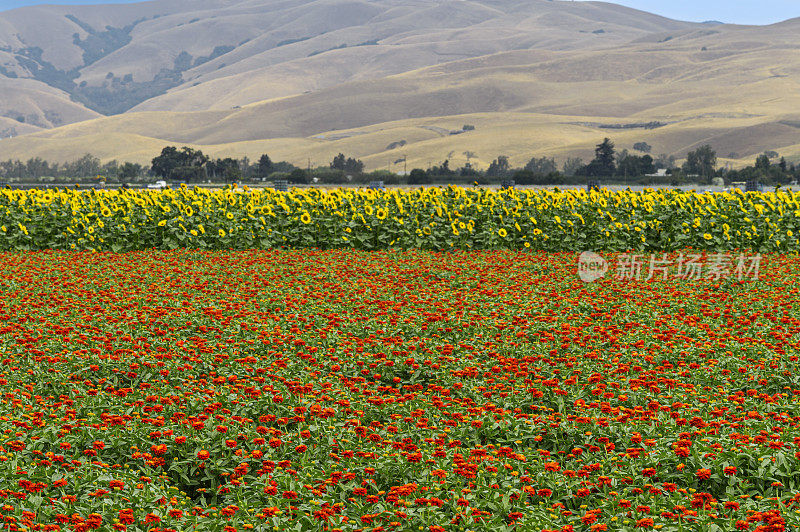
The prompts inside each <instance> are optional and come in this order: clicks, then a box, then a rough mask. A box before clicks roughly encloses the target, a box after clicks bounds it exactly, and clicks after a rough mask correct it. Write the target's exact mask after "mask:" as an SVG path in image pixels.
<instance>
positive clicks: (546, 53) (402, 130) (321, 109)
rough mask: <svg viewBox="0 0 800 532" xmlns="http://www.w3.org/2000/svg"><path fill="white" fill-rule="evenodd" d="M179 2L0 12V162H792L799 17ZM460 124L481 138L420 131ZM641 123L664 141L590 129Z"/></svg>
mask: <svg viewBox="0 0 800 532" xmlns="http://www.w3.org/2000/svg"><path fill="white" fill-rule="evenodd" d="M185 5H186V4H185V2H180V0H154V1H150V2H143V3H140V4H125V5H124V9H123V8H122V7H123V6H121V5H112V6H99V7H97V9H88V8H87V6H77V7H76V6H58V7H47V8H44V7H36V8H21V9H17V10H13V11H11V12H0V91H2V93H3V94H4V95H5V94H10V95H11V94H13V97H9V98H3V99H0V138H2V137H4V135H3V134H2V133H3V131H6V132H9V131H10V128H15V129H14V132H13V136H14V138H12V139H8V138H5V139H4V140H0V159H2V158H8V157H20V158H25V157H30V156H45V155H46V156H48V157H50V158H52V159H60V160H64V159H67V158H76V157H79V156H80V155H82V154H83V153H85V152H86V151H93V152H94V153H96V154H97V155H99V156H101V157H102V158H104V159H106V160H107V159H111V158H121V157H122V156H123V155H125V156H129V157H134V158H135V159H136V160H137V161H140V162H146V161H148V160H149V159H150V158H152V157H153V156H154V155H155V154H154V153H152V152H148V150H152V149H153V146H156V145H158V144H159V143H161V144H164V143H170V144H187V145H192V146H196V147H202V148H203V149H204V150H205V151H209V152H211V153H220V154H225V153H238V154H240V155H241V154H246V155H248V156H257V155H258V154H259V152H263V151H265V150H267V149H268V148H270V149H273V150H278V152H277V153H276V156H278V157H280V158H292V157H295V158H296V159H297V160H300V161H306V159H307V156H306V155H304V154H303V152H304V151H305V152H307V153H308V155H310V156H313V157H314V158H319V159H324V158H326V157H328V154H329V153H334V152H337V150H338V151H343V150H351V151H352V153H353V154H354V155H359V156H360V157H362V158H363V159H364V160H365V162H367V164H368V167H385V165H386V163H385V162H384V161H383V159H384V158H386V157H387V156H389V155H391V153H390V152H392V150H387V149H386V147H387V146H398V145H401V142H400V141H405V143H404V144H402V146H403V150H404V152H406V153H408V159H409V162H411V161H412V160H414V161H417V162H418V163H419V164H424V163H425V162H429V159H431V158H434V157H440V158H441V157H444V156H446V155H448V154H450V153H451V152H452V153H453V154H456V155H457V154H459V153H462V152H465V151H470V152H476V151H479V152H480V154H479V156H478V157H477V158H476V159H475V161H476V162H477V163H478V164H481V163H486V162H487V161H490V160H491V158H493V157H495V156H497V155H499V154H501V153H504V154H507V155H509V156H510V157H511V158H512V160H523V159H525V157H530V156H532V155H536V154H548V155H553V156H556V157H559V158H563V157H567V156H571V155H574V154H582V155H585V156H590V155H591V148H592V146H593V144H594V143H596V141H597V139H598V138H599V139H602V137H603V136H607V135H610V134H612V133H613V136H614V137H615V138H617V137H618V138H619V139H620V142H621V143H623V144H624V143H626V142H628V139H630V141H631V142H634V141H635V140H646V141H647V142H650V143H651V144H653V142H655V143H656V144H654V146H655V148H654V149H657V150H659V153H662V152H663V153H668V154H672V155H676V156H682V155H683V154H685V150H687V149H689V148H691V147H693V146H695V145H696V144H697V142H701V141H702V139H704V138H705V139H708V138H711V139H719V142H720V144H721V145H720V146H719V150H720V152H721V155H722V156H723V158H726V159H727V160H729V161H731V162H733V163H734V164H738V163H739V162H743V161H744V160H745V159H746V157H749V156H751V155H752V154H753V153H757V151H754V150H761V149H767V148H768V149H777V148H780V149H785V150H787V155H790V156H795V155H800V150H797V149H796V145H798V144H800V139H797V142H794V141H793V137H792V136H791V135H792V132H794V131H795V130H796V128H794V129H792V128H791V126H787V125H785V123H793V121H794V120H800V117H799V116H795V114H794V113H793V112H792V111H791V109H793V108H796V103H800V102H797V99H798V98H796V97H795V96H794V93H795V92H797V91H796V88H797V87H796V85H797V84H796V82H795V81H794V79H796V74H797V73H800V61H798V60H797V59H796V58H795V55H796V54H795V53H794V51H796V48H797V47H800V38H798V37H796V35H798V34H799V33H800V32H798V31H797V30H798V29H800V19H793V20H788V21H784V22H782V23H778V24H775V25H772V26H769V27H755V26H735V25H724V24H723V25H717V24H715V25H710V24H705V23H689V22H681V21H674V20H671V19H667V18H664V17H661V16H659V15H654V14H650V13H645V12H642V11H638V10H634V9H630V8H626V7H623V6H618V5H615V4H609V3H604V2H563V1H549V0H530V1H518V0H474V1H458V0H442V1H438V2H427V1H422V0H281V1H270V0H197V2H193V3H192V5H191V6H192V7H191V9H190V10H186V9H181V7H182V6H183V7H185ZM92 7H95V6H92ZM26 10H27V11H26ZM8 13H12V15H11V16H9V15H7V14H8ZM34 15H35V16H36V17H37V18H38V19H39V21H40V22H39V24H40V25H41V26H48V25H50V26H48V27H52V28H53V30H52V31H51V32H50V33H51V35H50V37H47V36H43V35H42V32H41V29H40V30H39V31H38V33H37V31H34V29H35V27H34V26H32V24H33V23H32V22H31V21H30V20H29V18H30V17H32V16H34ZM442 21H444V22H442ZM15 28H18V29H15ZM31 32H32V33H31ZM69 32H72V34H71V35H67V33H69ZM32 34H33V37H31V36H30V35H32ZM199 35H206V36H209V38H208V39H198V36H199ZM211 37H213V38H211ZM48 38H49V41H48V40H47V39H48ZM48 42H49V43H50V47H48V46H47V44H48ZM43 46H44V48H43ZM48 83H50V84H49V85H48ZM3 100H5V101H3ZM23 107H24V109H23ZM92 107H93V108H94V109H92ZM59 110H60V112H59ZM98 110H99V111H102V112H103V114H109V115H111V116H106V117H104V116H101V113H99V112H98ZM54 113H56V114H58V115H59V116H58V120H53V118H54ZM20 117H22V118H23V121H19V120H18V119H19V118H20ZM48 117H49V118H48ZM534 118H535V120H533V119H534ZM469 119H474V120H475V121H479V122H480V123H482V124H484V126H483V127H484V128H485V131H481V130H480V129H477V130H476V131H470V132H469V133H465V134H463V135H456V136H451V135H445V136H440V135H435V134H434V132H433V131H434V130H435V129H437V128H438V129H441V130H446V131H449V130H450V129H453V128H455V129H459V128H460V125H459V124H457V121H458V120H469ZM454 120H456V122H454ZM537 120H538V121H539V122H538V123H539V125H538V126H537V122H536V121H537ZM655 122H664V123H666V124H668V125H666V126H665V127H661V128H657V129H653V130H641V129H640V128H636V127H631V128H628V129H625V130H621V129H620V130H617V129H612V130H609V129H608V128H603V127H599V126H602V125H604V124H634V125H635V124H637V123H655ZM520 124H528V126H526V127H530V128H532V130H531V131H527V130H524V128H523V129H521V126H520ZM576 124H582V125H576ZM587 124H588V125H587ZM426 128H434V130H430V129H426ZM503 128H506V134H503V133H502V131H503ZM786 128H789V129H786ZM341 131H345V132H348V133H347V134H344V136H342V135H343V134H342V133H336V132H341ZM388 132H392V133H391V136H390V135H389V133H388ZM756 132H758V134H760V135H762V137H757V136H756ZM765 132H766V135H767V136H766V137H763V135H764V134H765ZM6 136H7V135H6ZM403 136H406V137H409V138H402V137H403ZM498 136H499V138H498ZM395 137H396V138H395ZM104 138H107V139H109V140H108V141H107V142H106V141H104V140H103V139H104ZM123 138H126V139H128V141H125V142H123V141H121V139H123ZM110 139H114V140H113V142H112V140H110ZM554 139H555V140H554ZM742 139H744V140H742ZM384 141H386V142H384ZM651 141H652V142H651ZM126 142H128V143H130V145H126ZM359 142H360V144H359ZM748 143H750V146H749V147H748ZM123 148H124V149H123ZM745 148H746V149H745ZM225 150H228V152H226V151H225ZM435 150H443V152H442V153H441V154H439V155H436V153H435ZM493 152H494V153H493ZM271 155H272V154H271ZM334 155H335V153H334ZM726 155H730V157H725V156H726ZM733 155H736V157H734V156H733Z"/></svg>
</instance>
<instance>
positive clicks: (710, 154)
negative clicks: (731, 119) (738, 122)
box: [683, 144, 769, 179]
mask: <svg viewBox="0 0 800 532" xmlns="http://www.w3.org/2000/svg"><path fill="white" fill-rule="evenodd" d="M768 160H769V159H768ZM716 166H717V152H715V151H714V150H713V149H712V148H711V146H709V145H708V144H705V145H703V146H700V147H699V148H697V149H696V150H694V151H690V152H689V153H688V154H686V162H685V163H684V164H683V171H684V173H686V174H690V175H691V174H696V175H699V176H702V177H703V178H706V179H707V178H709V177H711V176H713V175H714V171H715V169H716Z"/></svg>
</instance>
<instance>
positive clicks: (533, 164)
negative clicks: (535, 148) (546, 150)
mask: <svg viewBox="0 0 800 532" xmlns="http://www.w3.org/2000/svg"><path fill="white" fill-rule="evenodd" d="M557 169H558V168H556V161H555V159H553V158H552V157H551V158H549V159H548V158H547V157H541V158H538V159H537V158H536V157H534V158H532V159H531V160H530V161H528V164H526V165H525V168H524V170H528V171H530V172H532V173H534V174H536V175H547V174H549V173H552V172H555V171H556V170H557Z"/></svg>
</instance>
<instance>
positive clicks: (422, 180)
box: [408, 168, 431, 185]
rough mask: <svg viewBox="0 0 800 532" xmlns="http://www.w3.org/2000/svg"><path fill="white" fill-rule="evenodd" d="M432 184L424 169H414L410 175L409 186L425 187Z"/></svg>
mask: <svg viewBox="0 0 800 532" xmlns="http://www.w3.org/2000/svg"><path fill="white" fill-rule="evenodd" d="M430 182H431V177H430V176H429V175H428V173H427V172H425V170H423V169H422V168H414V169H413V170H411V173H409V174H408V184H409V185H424V184H426V183H430Z"/></svg>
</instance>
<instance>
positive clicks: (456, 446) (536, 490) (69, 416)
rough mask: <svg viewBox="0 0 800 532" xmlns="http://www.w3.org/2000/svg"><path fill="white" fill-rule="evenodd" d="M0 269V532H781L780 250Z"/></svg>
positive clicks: (123, 261)
mask: <svg viewBox="0 0 800 532" xmlns="http://www.w3.org/2000/svg"><path fill="white" fill-rule="evenodd" d="M575 261H576V256H575V255H574V254H544V253H517V252H508V251H499V252H482V253H475V252H457V253H451V254H441V253H431V252H402V251H397V252H375V253H365V252H355V251H324V252H309V251H305V252H300V251H295V250H290V251H248V252H236V251H233V252H227V253H211V252H199V251H178V252H161V251H150V252H136V253H131V254H111V253H69V252H54V251H47V252H37V253H6V254H3V255H2V263H3V265H4V271H3V277H2V280H0V283H2V290H3V298H2V299H0V320H2V321H0V344H1V345H2V348H1V349H2V363H1V364H0V393H1V394H2V403H0V404H1V405H2V406H0V427H1V428H2V430H3V433H2V438H1V439H0V495H1V496H2V501H0V515H2V519H3V529H4V530H9V531H20V530H47V531H55V530H75V531H86V530H93V529H98V530H131V531H132V530H136V531H144V530H151V531H165V530H195V529H196V530H200V531H209V532H214V531H220V532H222V531H224V532H233V531H244V530H258V531H273V530H280V531H283V530H324V531H337V530H338V531H350V532H355V531H362V532H366V531H371V532H376V531H398V530H404V531H405V530H409V531H410V530H424V531H430V532H442V531H443V530H444V531H448V532H450V531H462V530H474V531H478V530H483V531H503V530H505V531H508V530H525V531H527V530H560V531H598V530H625V531H634V530H649V529H657V530H662V531H681V530H683V531H687V530H709V531H721V530H725V531H727V530H758V531H762V532H777V531H782V530H798V529H800V511H799V510H800V508H799V507H798V505H799V504H800V495H798V494H800V475H798V471H800V427H799V426H798V423H799V422H800V363H798V356H797V351H798V347H800V341H799V340H798V335H799V334H800V316H798V312H799V311H798V307H797V305H796V303H797V300H798V285H799V283H798V281H800V273H798V272H800V260H798V259H797V258H786V257H783V256H779V255H767V256H765V257H764V263H763V264H762V270H761V278H760V280H757V281H751V282H746V283H740V282H738V281H729V280H718V281H711V280H695V281H680V280H667V281H664V280H662V281H652V282H622V281H617V280H614V279H606V280H601V281H598V282H595V283H591V284H584V283H582V282H580V281H579V280H578V278H577V276H576V274H575Z"/></svg>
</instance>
